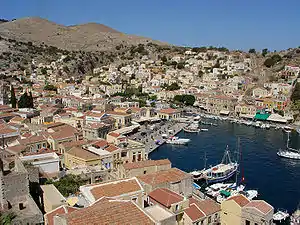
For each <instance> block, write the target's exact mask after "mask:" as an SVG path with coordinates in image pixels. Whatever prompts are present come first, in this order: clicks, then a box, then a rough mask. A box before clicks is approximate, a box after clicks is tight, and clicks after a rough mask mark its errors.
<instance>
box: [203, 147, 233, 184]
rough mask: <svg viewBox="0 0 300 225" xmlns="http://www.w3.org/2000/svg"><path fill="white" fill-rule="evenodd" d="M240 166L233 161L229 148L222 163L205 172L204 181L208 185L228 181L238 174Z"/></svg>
mask: <svg viewBox="0 0 300 225" xmlns="http://www.w3.org/2000/svg"><path fill="white" fill-rule="evenodd" d="M238 166H239V164H238V163H236V162H232V161H231V159H230V155H229V150H228V146H227V147H226V150H225V153H224V156H223V159H222V162H221V163H220V164H218V165H216V166H213V167H211V168H209V169H207V170H204V171H203V175H204V179H205V180H206V182H207V183H217V182H222V181H225V180H228V179H229V178H231V177H232V176H233V175H234V174H235V173H236V172H237V169H238Z"/></svg>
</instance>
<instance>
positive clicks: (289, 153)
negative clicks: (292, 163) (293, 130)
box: [277, 133, 300, 159]
mask: <svg viewBox="0 0 300 225" xmlns="http://www.w3.org/2000/svg"><path fill="white" fill-rule="evenodd" d="M289 141H290V134H289V133H288V139H287V142H286V149H280V150H279V151H278V152H277V155H278V156H280V157H283V158H288V159H300V150H297V149H294V148H290V147H289Z"/></svg>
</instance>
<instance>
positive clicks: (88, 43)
mask: <svg viewBox="0 0 300 225" xmlns="http://www.w3.org/2000/svg"><path fill="white" fill-rule="evenodd" d="M0 36H2V37H4V38H8V39H14V40H17V41H22V42H32V43H33V44H36V45H40V44H45V45H49V46H55V47H57V48H61V49H67V50H71V51H77V50H82V51H107V50H113V49H115V47H116V46H118V45H120V44H122V45H127V46H130V45H137V44H146V43H149V42H152V43H155V44H165V43H162V42H159V41H154V40H151V39H149V38H145V37H139V36H135V35H127V34H124V33H121V32H119V31H117V30H114V29H112V28H110V27H108V26H105V25H103V24H96V23H87V24H81V25H73V26H63V25H59V24H56V23H54V22H51V21H48V20H45V19H42V18H38V17H28V18H22V19H17V20H14V21H9V22H5V23H1V24H0Z"/></svg>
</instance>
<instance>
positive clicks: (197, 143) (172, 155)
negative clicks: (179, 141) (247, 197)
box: [149, 118, 300, 212]
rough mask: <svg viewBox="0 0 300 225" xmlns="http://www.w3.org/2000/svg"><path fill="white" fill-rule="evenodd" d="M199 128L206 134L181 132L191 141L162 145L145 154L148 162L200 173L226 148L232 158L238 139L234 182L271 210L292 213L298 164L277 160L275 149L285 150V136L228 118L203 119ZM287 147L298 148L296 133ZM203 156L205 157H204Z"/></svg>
mask: <svg viewBox="0 0 300 225" xmlns="http://www.w3.org/2000/svg"><path fill="white" fill-rule="evenodd" d="M201 121H205V123H206V124H201V123H200V127H201V128H203V129H205V128H207V129H208V131H207V132H198V133H190V132H184V131H181V132H179V133H178V135H177V136H178V137H180V138H185V139H191V141H190V143H188V145H180V146H178V145H169V144H164V145H162V146H160V147H159V148H158V149H157V148H156V150H155V151H153V152H152V153H150V154H149V158H151V159H163V158H168V159H169V160H171V162H172V165H173V166H174V167H178V168H180V169H182V170H184V171H186V172H191V171H194V170H201V169H203V168H204V166H205V160H204V159H205V158H206V159H207V162H206V164H207V168H209V167H210V166H211V165H216V164H218V163H220V161H221V159H222V156H223V154H224V150H225V148H226V146H227V145H228V148H229V151H230V152H231V156H232V159H235V154H234V153H235V152H236V151H237V149H238V147H237V139H238V138H240V151H241V153H242V159H241V162H240V169H239V174H238V177H237V182H238V183H240V182H241V181H242V177H244V180H243V183H244V184H245V185H246V187H247V188H248V189H253V190H257V191H258V193H259V195H258V199H265V200H267V201H268V202H270V203H271V204H272V205H273V206H274V207H275V209H278V208H284V209H286V210H288V211H289V212H293V211H294V210H295V209H296V207H297V205H298V203H299V201H300V189H299V187H300V181H299V177H300V161H299V160H293V159H286V158H281V157H279V156H278V155H277V152H278V150H279V149H284V148H285V147H286V141H287V133H286V131H285V129H284V126H283V125H282V126H281V129H275V128H276V127H274V126H271V127H270V129H261V127H259V128H258V127H255V126H247V125H246V124H242V123H237V122H230V119H228V118H227V119H215V118H205V119H202V120H201ZM290 147H292V148H295V149H299V148H300V137H299V135H298V133H297V132H296V131H293V132H291V133H290ZM205 156H206V157H205Z"/></svg>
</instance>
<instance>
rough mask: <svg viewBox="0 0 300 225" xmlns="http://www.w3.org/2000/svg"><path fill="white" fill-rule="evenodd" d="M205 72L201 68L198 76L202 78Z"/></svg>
mask: <svg viewBox="0 0 300 225" xmlns="http://www.w3.org/2000/svg"><path fill="white" fill-rule="evenodd" d="M203 74H204V72H203V71H202V70H199V71H198V77H199V78H202V77H203Z"/></svg>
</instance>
